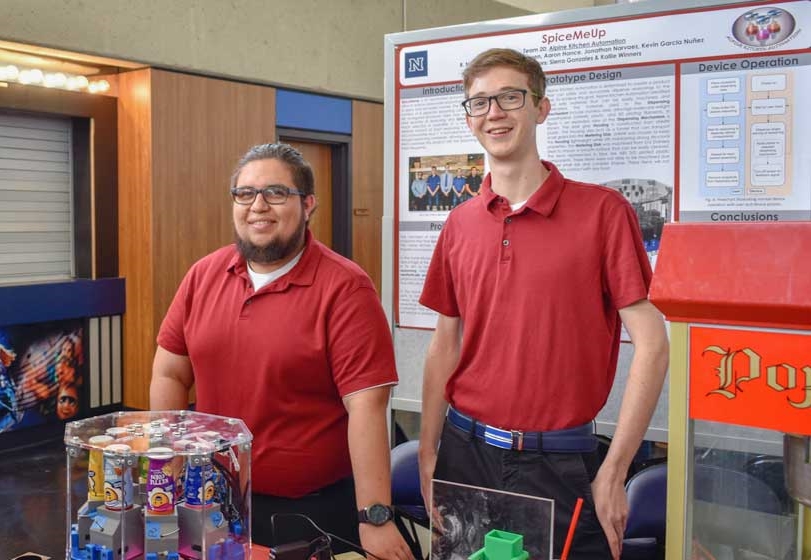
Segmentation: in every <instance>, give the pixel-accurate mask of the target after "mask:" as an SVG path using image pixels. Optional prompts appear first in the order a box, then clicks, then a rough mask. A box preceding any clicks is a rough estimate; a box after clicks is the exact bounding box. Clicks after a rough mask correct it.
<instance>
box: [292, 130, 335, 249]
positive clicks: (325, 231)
mask: <svg viewBox="0 0 811 560" xmlns="http://www.w3.org/2000/svg"><path fill="white" fill-rule="evenodd" d="M283 141H284V142H287V143H288V144H290V145H291V146H293V147H294V148H295V149H297V150H298V151H299V152H301V155H302V156H304V159H305V160H307V162H308V163H309V164H310V167H312V169H313V179H314V182H315V201H316V203H317V204H318V206H317V207H316V211H315V213H313V214H312V216H310V224H309V228H310V231H311V232H312V234H313V236H314V237H315V238H316V239H318V240H319V241H320V242H321V243H323V244H324V245H326V246H327V247H332V195H333V193H332V147H331V146H330V145H329V144H317V143H315V142H305V141H303V140H283Z"/></svg>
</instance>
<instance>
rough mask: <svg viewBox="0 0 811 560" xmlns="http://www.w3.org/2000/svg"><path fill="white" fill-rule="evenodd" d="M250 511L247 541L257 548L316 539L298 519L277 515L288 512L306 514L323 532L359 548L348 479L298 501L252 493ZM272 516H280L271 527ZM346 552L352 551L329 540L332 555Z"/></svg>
mask: <svg viewBox="0 0 811 560" xmlns="http://www.w3.org/2000/svg"><path fill="white" fill-rule="evenodd" d="M251 508H252V509H253V515H252V516H251V517H252V520H253V523H252V526H251V539H252V540H253V541H254V542H256V543H259V544H261V545H264V546H277V545H281V544H287V543H290V542H293V541H299V540H301V541H307V542H310V541H312V540H313V539H315V538H317V537H318V536H319V533H318V531H317V530H316V529H315V528H314V527H313V526H312V525H311V524H310V523H309V522H308V521H307V520H305V519H303V518H302V517H298V516H289V515H281V514H291V513H296V514H303V515H306V516H307V517H309V518H310V519H312V520H313V522H314V523H315V524H316V525H318V526H319V527H320V528H321V529H323V530H324V531H326V532H328V533H332V534H334V535H338V536H339V537H341V538H343V539H346V540H348V541H350V542H352V543H354V544H357V545H360V538H359V536H358V510H357V508H356V507H355V483H354V481H353V480H352V478H345V479H343V480H339V481H338V482H336V483H335V484H331V485H330V486H327V487H325V488H322V489H321V490H319V491H318V492H313V493H312V494H307V495H306V496H302V497H301V498H280V497H278V496H267V495H264V494H253V495H252V496H251ZM273 514H280V515H276V517H275V518H274V520H273V523H272V524H271V516H272V515H273ZM274 528H275V539H274V536H273V529H274ZM350 550H356V549H353V548H352V547H350V546H347V545H346V544H344V543H341V542H340V541H337V540H333V541H332V551H333V552H334V553H336V554H339V553H342V552H348V551H350Z"/></svg>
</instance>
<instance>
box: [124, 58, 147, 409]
mask: <svg viewBox="0 0 811 560" xmlns="http://www.w3.org/2000/svg"><path fill="white" fill-rule="evenodd" d="M150 83H151V71H150V70H148V69H145V70H136V71H133V72H126V73H123V74H121V75H120V81H119V87H120V89H119V97H118V172H119V179H118V182H119V187H120V193H119V197H118V203H119V243H118V246H119V248H118V258H119V271H120V275H121V276H122V277H124V278H125V279H126V280H125V281H126V293H127V308H126V311H125V313H124V318H123V337H124V345H123V356H124V364H123V367H122V372H123V379H124V382H123V397H124V404H125V406H132V407H138V408H148V405H149V402H148V401H149V385H148V381H149V376H150V372H151V370H152V357H153V355H154V352H155V345H154V340H155V328H154V321H153V317H154V311H153V308H154V304H153V302H154V286H153V284H154V283H153V278H152V277H153V274H154V270H155V265H154V259H153V252H154V247H153V234H152V112H151V95H150V91H151V88H150Z"/></svg>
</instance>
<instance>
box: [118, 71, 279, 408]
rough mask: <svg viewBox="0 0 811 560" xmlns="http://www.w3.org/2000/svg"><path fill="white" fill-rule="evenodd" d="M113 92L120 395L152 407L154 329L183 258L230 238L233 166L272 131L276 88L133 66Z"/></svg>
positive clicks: (190, 259)
mask: <svg viewBox="0 0 811 560" xmlns="http://www.w3.org/2000/svg"><path fill="white" fill-rule="evenodd" d="M119 95H120V100H121V110H120V114H121V119H120V123H119V124H120V127H121V129H122V130H121V141H120V144H119V146H120V150H119V154H120V161H121V164H120V171H121V180H122V189H121V190H122V199H121V213H122V216H124V215H126V218H125V219H124V220H122V223H121V243H120V247H121V249H120V254H121V258H122V275H124V276H126V279H127V313H126V315H125V319H124V329H125V330H124V339H125V344H124V348H125V351H124V355H125V361H124V404H125V406H128V407H134V408H148V407H149V381H150V378H151V374H152V358H153V356H154V353H155V338H156V336H157V333H158V328H159V327H160V323H161V321H162V320H163V317H164V315H165V313H166V310H167V309H168V307H169V304H170V303H171V301H172V298H173V297H174V295H175V291H176V290H177V287H178V285H179V284H180V281H181V280H182V278H183V275H184V274H185V273H186V271H187V270H188V269H189V267H190V266H191V265H192V264H193V263H194V262H195V261H197V260H198V259H200V258H201V257H203V256H204V255H206V254H208V253H210V252H211V251H213V250H215V249H217V248H219V247H222V246H223V245H227V244H228V243H231V242H232V241H233V226H232V222H231V199H230V195H229V194H228V187H229V180H230V176H231V172H232V171H233V168H234V166H235V164H236V161H237V159H238V158H239V156H241V155H242V154H243V153H244V152H245V151H247V150H248V148H250V147H251V146H253V145H254V144H259V143H263V142H271V141H273V140H274V139H275V137H276V130H275V121H276V119H275V90H274V89H273V88H269V87H263V86H255V85H249V84H241V83H237V82H228V81H224V80H215V79H211V78H205V77H200V76H190V75H186V74H179V73H174V72H166V71H162V70H139V71H135V72H130V73H126V74H123V75H122V80H121V83H120V92H119Z"/></svg>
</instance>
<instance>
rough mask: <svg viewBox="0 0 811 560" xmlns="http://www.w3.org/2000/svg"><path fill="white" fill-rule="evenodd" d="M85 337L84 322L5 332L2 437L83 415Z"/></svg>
mask: <svg viewBox="0 0 811 560" xmlns="http://www.w3.org/2000/svg"><path fill="white" fill-rule="evenodd" d="M83 332H84V329H83V322H82V321H80V320H69V321H60V322H54V323H41V324H36V325H21V326H14V327H3V328H0V433H2V432H10V431H13V430H17V429H19V428H23V427H29V426H36V425H39V424H45V423H48V422H54V421H61V420H69V419H71V418H74V417H76V416H78V415H79V413H80V412H81V410H82V400H83V399H82V385H83V383H84V378H85V369H84V368H85V363H86V359H85V352H84V344H83V339H82V337H83Z"/></svg>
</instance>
